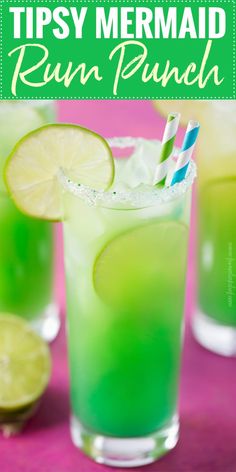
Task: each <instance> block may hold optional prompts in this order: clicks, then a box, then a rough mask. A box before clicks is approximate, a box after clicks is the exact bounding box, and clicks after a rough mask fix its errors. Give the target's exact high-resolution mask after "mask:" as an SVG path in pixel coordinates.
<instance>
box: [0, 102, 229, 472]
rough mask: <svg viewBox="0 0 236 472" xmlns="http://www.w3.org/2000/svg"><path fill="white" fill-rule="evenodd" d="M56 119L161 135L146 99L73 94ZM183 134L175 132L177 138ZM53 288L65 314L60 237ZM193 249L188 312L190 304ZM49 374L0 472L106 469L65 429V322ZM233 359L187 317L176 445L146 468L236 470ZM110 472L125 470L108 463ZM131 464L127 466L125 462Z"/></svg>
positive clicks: (107, 130)
mask: <svg viewBox="0 0 236 472" xmlns="http://www.w3.org/2000/svg"><path fill="white" fill-rule="evenodd" d="M59 116H60V120H61V121H65V122H77V123H79V124H81V125H84V126H88V127H90V128H92V129H94V130H95V131H97V132H99V133H102V134H103V135H105V136H112V135H124V134H126V135H135V136H138V135H140V136H145V137H150V138H155V137H159V138H160V137H161V129H162V128H163V124H164V122H163V120H162V119H161V118H159V117H158V116H157V115H156V114H155V112H154V111H153V109H152V106H151V103H150V102H142V101H140V102H129V101H120V102H109V101H103V102H99V101H97V102H96V101H77V102H61V103H60V104H59ZM181 134H182V135H183V133H180V138H181ZM58 252H59V260H58V271H57V292H58V299H59V302H60V305H61V307H62V312H63V319H64V311H65V309H64V306H65V303H64V289H63V269H62V246H61V237H59V251H58ZM192 254H193V251H192V248H191V249H190V258H189V275H188V284H187V301H186V315H187V319H188V320H189V315H190V314H191V312H192V310H193V263H192V261H193V257H192ZM52 355H53V361H54V362H53V375H52V379H51V382H50V385H49V388H48V390H47V393H46V395H45V396H44V398H43V400H42V403H41V406H40V408H39V410H38V412H37V414H36V415H35V417H34V418H33V419H32V420H31V421H30V422H29V423H28V425H27V426H26V428H25V430H24V432H23V433H22V434H21V435H20V436H18V437H15V438H11V439H3V438H0V472H77V471H78V472H103V471H106V470H109V469H108V468H107V467H104V466H101V465H97V464H95V463H93V462H92V461H91V460H90V459H88V458H87V457H85V456H84V455H83V454H82V453H80V452H79V451H78V450H77V449H76V448H75V447H74V446H73V445H72V443H71V440H70V435H69V423H68V420H69V395H68V389H69V387H68V367H67V358H66V344H65V331H64V326H63V329H62V330H61V332H60V335H59V336H58V338H57V340H56V341H55V342H54V343H53V345H52ZM235 372H236V359H224V358H221V357H219V356H216V355H214V354H211V353H209V352H207V351H206V350H204V349H202V348H201V347H200V346H198V345H197V344H196V342H195V341H194V340H193V338H192V336H191V333H190V329H189V321H188V322H187V329H186V337H185V346H184V355H183V366H182V375H181V388H180V415H181V437H180V441H179V444H178V446H177V447H176V449H175V450H174V451H172V452H171V453H170V454H169V455H167V456H166V457H164V458H163V459H161V460H160V461H158V462H156V463H154V464H152V465H150V466H146V467H144V468H142V469H132V470H134V471H137V470H143V471H145V472H154V471H155V472H167V471H169V472H170V471H171V472H192V471H198V472H234V471H236V407H235V402H236V381H235ZM113 470H115V471H118V470H124V469H113ZM126 470H130V469H126Z"/></svg>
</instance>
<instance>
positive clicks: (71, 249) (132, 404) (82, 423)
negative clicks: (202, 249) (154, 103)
mask: <svg viewBox="0 0 236 472" xmlns="http://www.w3.org/2000/svg"><path fill="white" fill-rule="evenodd" d="M45 144H47V146H45ZM35 145H37V146H39V147H41V149H43V150H44V152H42V153H38V154H37V155H36V157H35V159H33V157H32V151H33V149H34V146H35ZM110 146H111V148H110V147H108V145H107V143H106V141H105V140H104V139H102V138H101V137H100V136H97V135H96V134H94V133H92V132H91V131H89V130H85V129H83V128H80V127H78V126H75V125H54V126H48V127H45V128H42V129H39V130H36V131H35V132H34V133H33V134H30V135H28V137H26V138H25V139H24V140H23V142H21V143H19V144H18V145H17V147H16V149H15V152H14V153H13V155H12V156H11V159H10V160H9V162H8V165H7V168H6V178H7V181H8V185H9V188H10V189H11V191H12V192H13V193H14V198H15V200H16V202H17V204H18V205H19V206H23V207H24V209H25V211H27V212H30V213H32V212H34V214H35V216H37V217H40V216H41V215H42V212H43V215H45V209H46V216H47V217H48V218H55V217H57V218H59V217H63V229H64V255H65V271H66V292H67V315H68V350H69V365H70V384H71V405H72V419H71V434H72V439H73V442H74V444H75V445H76V446H78V447H80V448H81V449H82V450H83V451H84V452H85V453H86V454H88V455H89V456H90V457H92V458H94V459H95V460H96V461H97V462H100V463H105V464H108V465H113V466H117V467H125V466H129V467H131V466H137V465H143V464H147V463H150V462H153V461H154V460H155V459H157V458H158V457H160V456H162V455H163V454H165V453H166V452H168V451H169V450H171V449H172V448H173V447H174V446H175V445H176V443H177V440H178V435H179V421H178V384H179V369H180V360H181V359H180V358H181V346H182V328H183V310H184V292H185V273H186V260H187V247H188V244H187V243H188V227H189V210H190V200H191V186H192V183H193V180H194V177H195V166H194V165H193V163H191V165H190V166H189V172H188V175H187V177H186V178H185V179H184V181H183V182H181V183H179V184H177V185H174V186H173V187H170V188H167V187H165V188H163V189H159V188H156V187H155V186H153V180H154V171H155V169H156V166H157V160H158V156H160V147H161V145H160V143H159V142H158V141H155V142H151V141H147V140H144V139H132V138H117V139H113V140H111V141H110ZM117 149H118V152H119V153H120V152H121V151H122V152H123V153H125V154H126V158H123V159H117V158H116V155H117ZM127 154H129V156H127ZM22 155H24V159H25V161H26V162H28V164H29V170H28V173H27V174H26V173H24V172H22V170H21V167H20V163H19V158H20V156H22ZM31 161H32V162H31ZM35 167H37V170H38V173H39V174H40V175H43V174H41V172H42V170H44V174H45V175H47V180H46V178H45V187H44V188H46V187H47V196H49V197H50V198H49V200H50V202H51V205H47V201H46V199H45V193H41V195H40V196H39V195H38V192H37V185H35V183H34V182H35V181H36V182H37V180H36V178H35ZM45 171H46V173H45ZM19 174H20V176H19ZM25 188H27V189H28V190H29V192H30V196H31V198H28V196H27V197H25ZM62 190H63V192H62Z"/></svg>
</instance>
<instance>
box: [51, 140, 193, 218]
mask: <svg viewBox="0 0 236 472" xmlns="http://www.w3.org/2000/svg"><path fill="white" fill-rule="evenodd" d="M106 141H107V142H108V144H109V145H110V147H111V148H117V149H125V148H130V147H136V146H137V145H138V144H142V143H144V142H152V143H153V144H155V143H156V144H160V143H161V142H160V141H159V140H157V139H146V138H141V137H137V138H132V137H115V138H108V139H106ZM113 157H114V156H113ZM114 159H115V157H114ZM196 175H197V168H196V164H195V162H194V161H193V160H190V163H189V166H188V171H187V175H186V177H185V179H184V180H182V181H181V182H179V183H176V184H175V185H173V186H169V187H163V188H162V189H160V188H158V187H155V186H153V187H152V186H150V190H147V189H146V188H145V190H141V189H137V188H136V189H135V188H134V189H131V190H129V191H127V190H126V191H117V190H112V189H108V190H95V189H93V188H91V187H89V186H86V185H84V184H80V183H77V182H75V181H73V180H72V179H71V178H70V177H68V176H67V175H66V173H65V171H64V170H63V169H60V171H59V180H60V182H61V184H62V187H63V190H64V191H65V192H68V193H70V194H73V195H74V196H75V197H78V198H79V199H80V200H83V201H85V202H86V203H87V204H89V205H90V206H101V207H104V208H109V209H112V208H114V209H124V208H126V209H141V208H147V207H151V206H155V205H158V204H164V203H169V202H173V201H175V200H177V199H178V198H179V197H181V196H183V195H185V194H186V192H187V191H188V189H190V188H191V187H192V185H193V182H194V180H195V177H196Z"/></svg>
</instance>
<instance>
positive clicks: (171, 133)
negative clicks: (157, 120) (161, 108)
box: [154, 113, 180, 186]
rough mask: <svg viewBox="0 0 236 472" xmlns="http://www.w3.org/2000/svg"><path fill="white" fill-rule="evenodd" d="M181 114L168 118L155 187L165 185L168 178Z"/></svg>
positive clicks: (173, 114)
mask: <svg viewBox="0 0 236 472" xmlns="http://www.w3.org/2000/svg"><path fill="white" fill-rule="evenodd" d="M179 120H180V113H170V114H169V115H168V118H167V122H166V126H165V131H164V134H163V138H162V148H161V156H160V163H159V164H158V166H157V168H156V172H155V176H154V185H156V184H158V185H159V186H164V185H165V180H166V176H167V173H168V170H169V164H170V159H171V155H172V151H173V147H174V142H175V138H176V133H177V130H178V126H179Z"/></svg>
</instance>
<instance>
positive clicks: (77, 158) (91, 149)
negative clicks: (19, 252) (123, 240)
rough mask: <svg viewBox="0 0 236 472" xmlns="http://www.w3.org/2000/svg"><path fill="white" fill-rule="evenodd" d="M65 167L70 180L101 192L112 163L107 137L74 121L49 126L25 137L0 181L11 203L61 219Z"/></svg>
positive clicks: (111, 173) (28, 211) (109, 180)
mask: <svg viewBox="0 0 236 472" xmlns="http://www.w3.org/2000/svg"><path fill="white" fill-rule="evenodd" d="M61 170H62V171H64V172H65V173H66V175H67V176H68V177H71V178H72V179H73V180H74V181H76V182H78V183H80V184H83V185H87V186H89V187H91V188H94V189H96V190H106V189H107V188H108V187H109V186H110V185H111V184H112V181H113V178H114V161H113V157H112V152H111V150H110V148H109V146H108V144H107V143H106V141H105V140H104V139H103V138H102V137H101V136H99V135H97V134H95V133H93V132H92V131H89V130H87V129H85V128H81V127H80V126H76V125H67V124H53V125H46V126H43V127H42V128H38V129H36V130H34V131H32V132H31V133H29V134H27V135H26V136H24V137H23V138H22V139H21V140H20V141H19V142H18V143H17V144H16V146H15V148H14V149H13V151H12V153H11V154H10V156H9V157H8V160H7V163H6V167H5V181H6V185H7V187H8V190H9V192H10V194H11V196H12V198H13V200H14V202H15V204H16V206H17V207H18V208H19V209H20V210H21V211H22V212H24V213H26V214H28V215H31V216H34V217H38V218H41V219H47V220H61V219H62V215H63V212H62V202H61V183H60V181H59V178H58V175H59V172H60V171H61Z"/></svg>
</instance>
